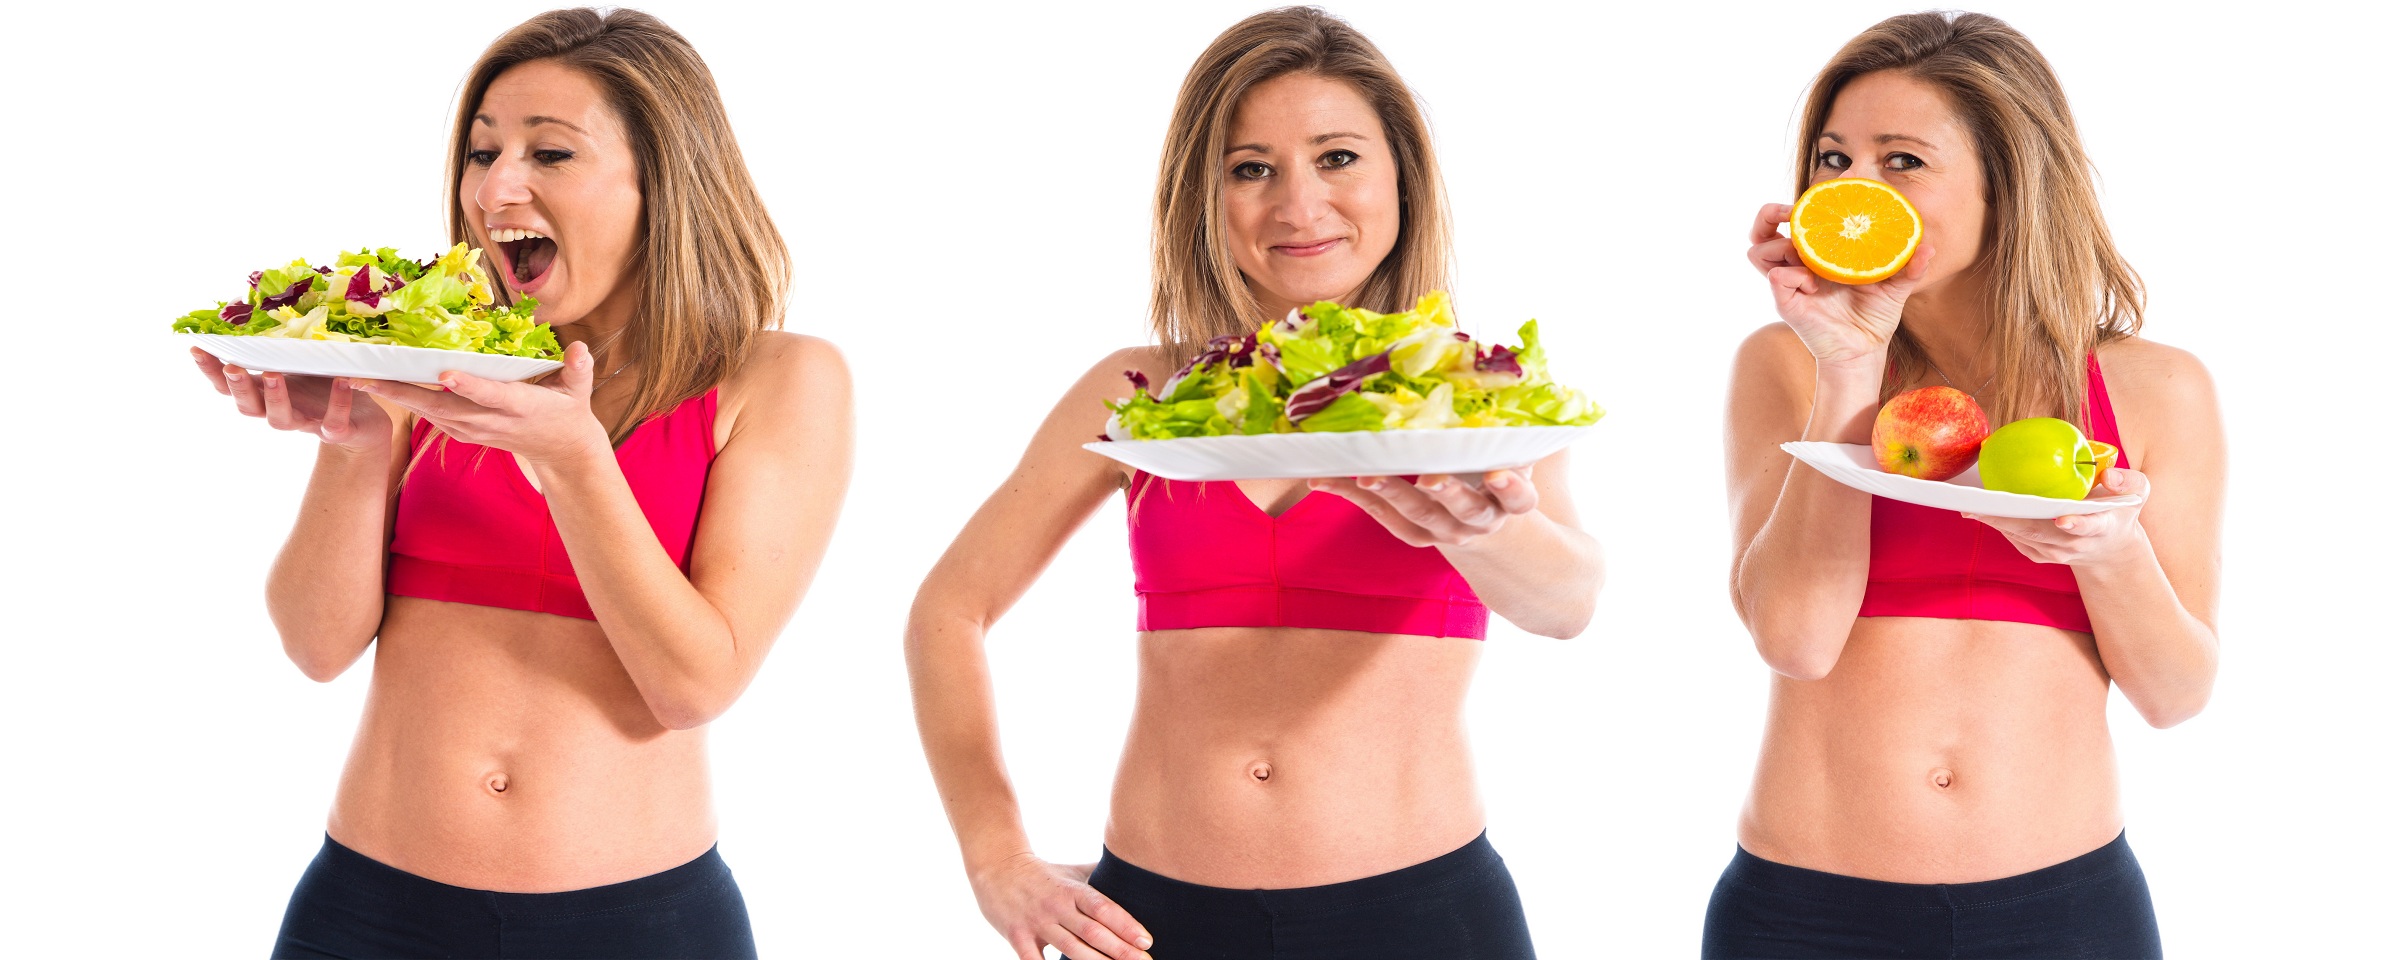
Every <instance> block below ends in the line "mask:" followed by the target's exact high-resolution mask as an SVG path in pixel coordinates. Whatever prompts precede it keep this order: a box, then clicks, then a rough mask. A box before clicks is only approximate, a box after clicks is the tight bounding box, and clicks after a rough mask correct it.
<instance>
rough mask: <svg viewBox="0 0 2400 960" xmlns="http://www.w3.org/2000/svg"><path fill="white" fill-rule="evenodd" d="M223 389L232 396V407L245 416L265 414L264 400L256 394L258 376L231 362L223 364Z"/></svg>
mask: <svg viewBox="0 0 2400 960" xmlns="http://www.w3.org/2000/svg"><path fill="white" fill-rule="evenodd" d="M225 391H226V392H227V393H229V394H231V395H232V396H233V408H234V409H236V410H239V411H241V412H242V416H245V417H263V416H266V415H267V407H266V401H265V400H264V399H262V398H260V397H259V395H258V378H257V377H253V376H251V375H250V371H248V370H244V369H242V368H240V367H237V366H234V365H232V364H230V363H229V364H226V365H225Z"/></svg>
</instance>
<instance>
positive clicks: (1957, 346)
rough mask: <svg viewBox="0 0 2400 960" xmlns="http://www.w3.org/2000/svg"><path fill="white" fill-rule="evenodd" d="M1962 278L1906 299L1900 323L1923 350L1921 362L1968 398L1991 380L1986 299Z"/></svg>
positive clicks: (1976, 285) (1968, 279) (1966, 277)
mask: <svg viewBox="0 0 2400 960" xmlns="http://www.w3.org/2000/svg"><path fill="white" fill-rule="evenodd" d="M1982 286H1983V285H1982V284H1980V283H1977V282H1975V281H1974V279H1973V277H1972V276H1971V275H1968V274H1960V275H1958V276H1955V277H1952V278H1950V281H1949V282H1948V283H1943V284H1940V285H1934V286H1927V287H1923V288H1919V289H1918V290H1917V291H1916V292H1915V293H1912V294H1910V295H1909V298H1908V307H1907V310H1906V312H1905V313H1904V314H1902V316H1901V319H1900V322H1901V324H1902V325H1903V326H1906V327H1907V328H1908V333H1909V336H1911V337H1914V338H1916V341H1917V344H1918V346H1921V347H1923V348H1924V350H1925V357H1926V359H1928V360H1931V361H1933V365H1934V366H1935V367H1938V368H1940V370H1941V372H1942V373H1946V374H1948V375H1949V376H1950V379H1951V381H1952V383H1951V385H1952V386H1955V387H1957V388H1958V389H1960V390H1965V391H1969V392H1973V391H1975V390H1977V389H1978V388H1980V386H1981V385H1982V384H1983V383H1984V382H1985V381H1986V378H1988V377H1990V376H1991V374H1992V367H1993V364H1994V363H1995V362H1996V361H1997V358H1995V357H1993V356H1991V350H1990V342H1991V341H1990V337H1991V330H1992V320H1991V312H1990V307H1989V304H1990V302H1991V301H1990V298H1989V297H1987V296H1985V294H1984V291H1983V289H1982Z"/></svg>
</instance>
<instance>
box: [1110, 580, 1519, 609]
mask: <svg viewBox="0 0 2400 960" xmlns="http://www.w3.org/2000/svg"><path fill="white" fill-rule="evenodd" d="M1291 591H1306V592H1308V593H1322V594H1327V595H1331V596H1336V597H1364V598H1367V599H1370V600H1407V601H1410V602H1413V603H1443V604H1454V605H1457V606H1462V607H1480V606H1483V603H1482V601H1480V600H1465V599H1460V598H1457V597H1417V596H1410V595H1408V594H1404V593H1359V592H1357V591H1354V590H1328V589H1325V588H1323V587H1292V586H1284V585H1281V584H1277V585H1272V586H1260V587H1203V588H1201V589H1198V590H1135V591H1134V593H1135V594H1136V595H1137V596H1143V597H1159V596H1168V597H1175V596H1191V595H1194V594H1202V593H1278V594H1279V593H1286V592H1291Z"/></svg>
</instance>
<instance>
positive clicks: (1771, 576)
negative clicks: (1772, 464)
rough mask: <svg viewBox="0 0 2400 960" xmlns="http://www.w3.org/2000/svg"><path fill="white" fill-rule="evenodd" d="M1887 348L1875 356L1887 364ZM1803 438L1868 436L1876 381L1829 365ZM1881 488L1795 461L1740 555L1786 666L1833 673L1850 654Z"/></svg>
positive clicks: (1758, 614) (1763, 636) (1805, 675)
mask: <svg viewBox="0 0 2400 960" xmlns="http://www.w3.org/2000/svg"><path fill="white" fill-rule="evenodd" d="M1881 360H1882V358H1881V357H1880V356H1876V357H1874V358H1873V361H1874V366H1875V368H1876V369H1877V370H1878V371H1879V370H1880V367H1881ZM1815 396H1816V402H1815V404H1814V405H1813V406H1812V407H1811V409H1810V415H1809V420H1808V424H1807V426H1806V428H1805V429H1804V430H1803V432H1802V435H1801V437H1802V439H1805V440H1812V441H1824V442H1831V443H1865V442H1867V440H1868V435H1869V433H1870V432H1871V429H1872V426H1873V423H1874V416H1875V409H1876V402H1877V400H1878V399H1879V394H1878V386H1877V383H1876V381H1874V380H1871V379H1869V378H1867V377H1865V376H1862V375H1857V374H1855V373H1844V372H1841V371H1820V373H1819V376H1818V378H1817V384H1816V394H1815ZM1873 502H1874V501H1873V498H1872V497H1870V496H1869V495H1867V494H1865V493H1862V492H1860V491H1857V490H1852V489H1850V488H1849V487H1846V486H1843V485H1842V484H1840V483H1837V482H1835V481H1834V480H1833V479H1831V478H1829V477H1826V476H1824V475H1823V474H1821V473H1818V472H1817V471H1815V470H1812V469H1807V468H1805V467H1803V466H1801V465H1799V464H1797V463H1793V462H1789V461H1787V462H1786V464H1785V466H1784V476H1783V482H1782V485H1781V487H1780V488H1779V489H1778V490H1777V492H1776V495H1775V501H1774V504H1773V506H1772V508H1771V509H1770V511H1769V512H1768V514H1767V518H1766V521H1765V523H1764V524H1762V525H1761V526H1760V527H1759V529H1758V532H1757V534H1756V535H1754V536H1753V537H1752V538H1751V540H1750V542H1749V543H1748V544H1747V545H1746V546H1745V548H1744V549H1743V550H1742V551H1741V553H1740V555H1739V556H1737V557H1736V558H1735V560H1734V576H1733V592H1734V601H1735V607H1736V610H1737V612H1739V613H1740V614H1741V616H1742V620H1743V622H1744V623H1745V624H1747V625H1748V626H1749V628H1750V633H1751V636H1752V637H1753V639H1754V640H1755V641H1756V643H1757V646H1758V649H1759V653H1760V655H1761V656H1762V657H1764V658H1765V659H1766V661H1767V664H1768V665H1769V666H1770V667H1773V668H1774V669H1775V670H1776V671H1777V672H1779V673H1783V674H1786V675H1788V676H1794V677H1799V678H1802V679H1813V678H1815V677H1821V676H1824V675H1825V674H1826V673H1827V672H1830V671H1831V670H1832V669H1833V664H1834V662H1835V661H1837V660H1839V659H1840V657H1841V651H1842V646H1843V644H1844V643H1846V642H1847V641H1848V639H1849V634H1850V626H1851V623H1852V622H1853V621H1855V620H1856V619H1857V618H1858V607H1859V601H1860V599H1861V598H1862V597H1864V596H1865V593H1866V583H1867V554H1868V549H1869V539H1870V535H1871V531H1872V525H1873V522H1874V519H1873Z"/></svg>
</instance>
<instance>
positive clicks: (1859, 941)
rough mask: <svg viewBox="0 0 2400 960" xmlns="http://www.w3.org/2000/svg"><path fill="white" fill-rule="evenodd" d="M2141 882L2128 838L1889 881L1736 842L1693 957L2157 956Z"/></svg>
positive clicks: (2153, 920) (2152, 917) (2114, 959)
mask: <svg viewBox="0 0 2400 960" xmlns="http://www.w3.org/2000/svg"><path fill="white" fill-rule="evenodd" d="M2160 955H2161V949H2160V946H2159V942H2158V917H2157V915H2156V914H2153V913H2152V912H2151V910H2150V885H2149V883H2148V881H2146V880H2144V879H2143V878H2142V865H2141V864H2140V863H2138V862H2135V860H2134V859H2133V848H2132V847H2130V846H2127V845H2126V843H2125V835H2124V834H2122V833H2120V834H2117V838H2116V839H2115V840H2112V841H2110V842H2109V844H2108V845H2107V846H2104V847H2101V848H2100V849H2098V850H2094V851H2092V852H2090V853H2087V854H2084V855H2083V856H2080V857H2076V858H2075V859H2073V860H2069V861H2067V862H2065V863H2061V864H2056V865H2053V866H2047V867H2043V868H2041V869H2039V870H2036V871H2033V872H2032V873H2023V874H2018V875H2016V876H2013V877H2003V878H2001V879H1998V880H1985V881H1983V882H1980V883H1886V882H1884V881H1881V880H1861V879H1859V878H1857V877H1845V876H1841V875H1839V874H1832V873H1823V872H1819V871H1816V870H1807V869H1802V868H1800V867H1794V866H1788V865H1785V864H1780V863H1775V862H1773V861H1769V860H1763V859H1760V858H1758V857H1755V856H1752V855H1751V854H1750V852H1749V851H1747V850H1743V849H1741V848H1739V847H1736V848H1734V852H1733V863H1732V864H1731V865H1729V866H1727V867H1726V868H1725V875H1724V876H1723V877H1721V878H1719V879H1718V880H1717V890H1716V893H1715V894H1714V895H1713V896H1710V897H1709V898H1708V924H1707V927H1706V930H1705V932H1704V933H1703V934H1702V935H1701V939H1700V956H1702V957H1703V958H1709V960H1715V958H1733V957H1757V958H1786V957H1952V958H1969V957H1975V958H2005V957H2107V958H2111V960H2142V958H2150V957H2158V956H2160Z"/></svg>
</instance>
